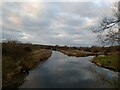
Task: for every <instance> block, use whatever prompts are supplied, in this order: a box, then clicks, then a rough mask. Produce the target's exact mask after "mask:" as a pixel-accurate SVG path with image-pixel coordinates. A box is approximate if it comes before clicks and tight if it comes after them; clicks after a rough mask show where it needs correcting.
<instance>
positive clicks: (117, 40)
mask: <svg viewBox="0 0 120 90" xmlns="http://www.w3.org/2000/svg"><path fill="white" fill-rule="evenodd" d="M113 13H114V14H113V17H104V18H103V19H102V21H101V22H100V24H99V25H98V26H96V27H94V32H95V33H97V34H98V38H99V39H100V41H101V42H102V43H105V44H110V45H119V44H120V1H119V2H116V3H115V4H114V7H113Z"/></svg>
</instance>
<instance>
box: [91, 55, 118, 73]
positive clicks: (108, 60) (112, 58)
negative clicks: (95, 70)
mask: <svg viewBox="0 0 120 90" xmlns="http://www.w3.org/2000/svg"><path fill="white" fill-rule="evenodd" d="M91 62H93V63H95V64H96V65H98V66H101V67H104V68H107V69H110V70H114V71H119V72H120V67H119V63H120V59H119V54H118V53H114V54H112V55H108V56H98V57H95V58H93V60H91Z"/></svg>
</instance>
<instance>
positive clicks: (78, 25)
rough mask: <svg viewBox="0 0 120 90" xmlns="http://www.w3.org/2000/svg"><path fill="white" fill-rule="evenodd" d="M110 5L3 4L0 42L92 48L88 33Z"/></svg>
mask: <svg viewBox="0 0 120 90" xmlns="http://www.w3.org/2000/svg"><path fill="white" fill-rule="evenodd" d="M110 7H111V3H109V2H104V3H103V2H79V3H75V2H72V3H71V2H39V3H38V2H35V3H34V2H4V3H3V13H2V15H3V25H2V27H3V31H2V35H3V36H2V39H6V38H14V39H17V40H20V41H22V42H31V43H39V44H52V45H56V44H59V45H71V46H91V45H94V44H96V34H94V33H93V32H92V31H91V30H90V29H91V27H92V26H94V25H97V23H99V20H100V18H101V17H103V16H104V15H111V8H110Z"/></svg>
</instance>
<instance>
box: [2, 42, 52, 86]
mask: <svg viewBox="0 0 120 90" xmlns="http://www.w3.org/2000/svg"><path fill="white" fill-rule="evenodd" d="M51 53H52V51H51V50H49V49H41V48H39V47H37V48H36V47H34V46H33V45H29V44H26V45H24V44H20V43H4V44H3V45H2V87H3V88H15V87H18V86H19V85H21V84H22V83H23V82H24V78H25V76H26V74H25V73H23V72H22V71H21V70H24V69H25V70H31V69H33V68H35V67H36V65H38V64H39V63H40V62H41V61H43V60H46V59H47V58H49V57H50V56H51Z"/></svg>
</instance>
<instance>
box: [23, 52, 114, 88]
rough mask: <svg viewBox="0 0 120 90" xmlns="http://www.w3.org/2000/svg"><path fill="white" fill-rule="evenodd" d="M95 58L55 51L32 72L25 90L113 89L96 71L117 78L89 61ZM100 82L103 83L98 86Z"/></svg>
mask: <svg viewBox="0 0 120 90" xmlns="http://www.w3.org/2000/svg"><path fill="white" fill-rule="evenodd" d="M92 58H93V57H90V56H89V57H80V58H78V57H69V56H66V55H64V54H62V53H60V52H57V51H53V54H52V56H51V57H50V58H49V59H48V60H47V61H45V62H43V63H41V64H40V65H39V66H38V67H37V68H36V69H34V70H32V71H30V74H29V75H28V76H27V77H26V79H25V80H26V81H25V83H24V84H23V85H22V86H21V88H22V87H24V88H28V87H29V88H79V87H80V88H93V87H97V88H98V87H112V86H111V85H110V84H109V83H108V82H106V81H105V80H102V79H101V78H100V76H99V74H97V72H96V71H99V72H100V71H101V72H105V73H106V76H109V74H110V78H116V76H115V75H114V73H112V71H110V70H106V69H104V68H101V67H98V66H96V65H95V64H93V63H91V62H90V61H89V60H90V59H92ZM91 66H92V67H91ZM99 81H102V83H99V84H97V83H98V82H99Z"/></svg>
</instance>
